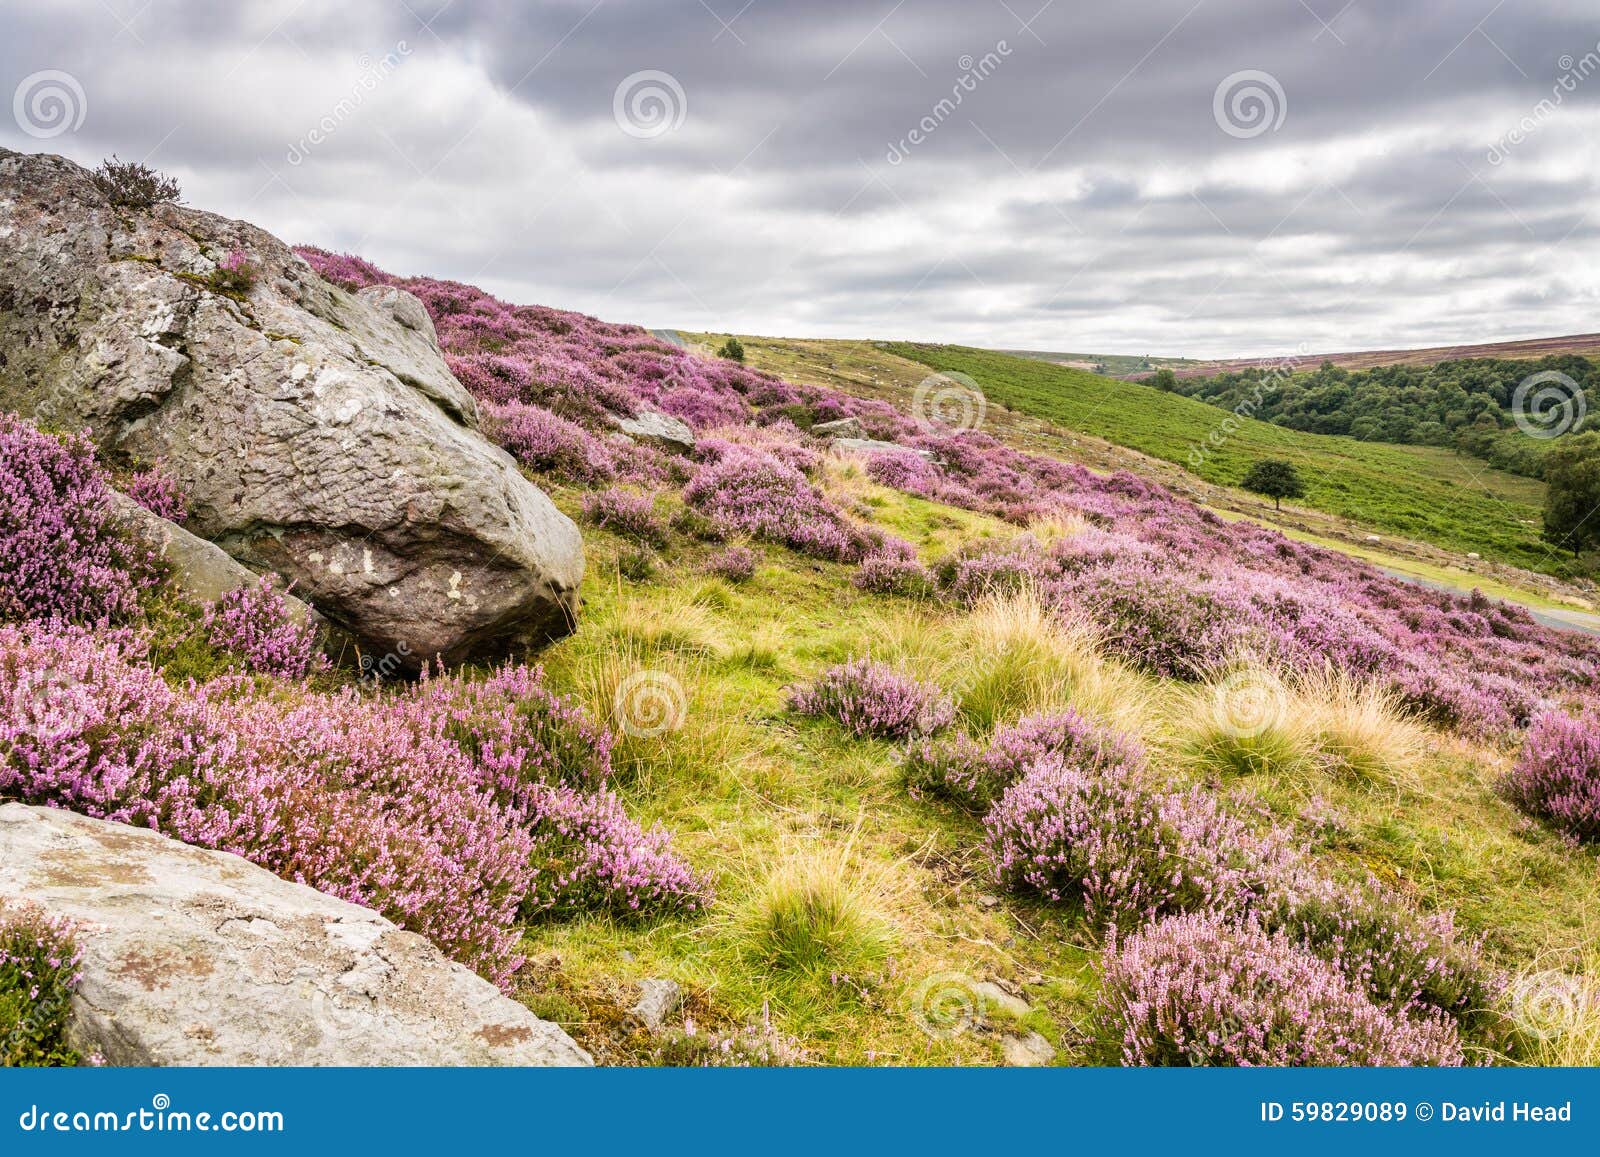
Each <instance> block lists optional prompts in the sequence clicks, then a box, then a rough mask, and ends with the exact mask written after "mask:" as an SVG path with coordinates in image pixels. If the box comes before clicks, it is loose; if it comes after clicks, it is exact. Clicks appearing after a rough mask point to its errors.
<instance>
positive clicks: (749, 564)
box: [706, 546, 760, 583]
mask: <svg viewBox="0 0 1600 1157" xmlns="http://www.w3.org/2000/svg"><path fill="white" fill-rule="evenodd" d="M759 562H760V556H759V555H758V554H756V552H755V551H753V550H751V549H750V548H749V547H748V546H730V547H728V548H727V549H726V550H724V551H721V552H720V553H718V554H715V555H713V556H712V557H711V559H710V560H709V561H708V562H707V563H706V570H708V571H710V572H711V573H712V574H714V575H716V576H717V577H718V578H724V579H727V580H728V581H729V582H731V583H742V582H749V581H750V580H751V579H752V578H754V577H755V573H756V564H757V563H759Z"/></svg>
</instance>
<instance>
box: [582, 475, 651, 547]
mask: <svg viewBox="0 0 1600 1157" xmlns="http://www.w3.org/2000/svg"><path fill="white" fill-rule="evenodd" d="M583 516H584V518H585V519H587V520H588V521H589V522H592V523H593V524H594V525H596V526H599V527H603V528H604V529H606V530H609V531H611V532H612V533H613V534H620V535H622V537H624V538H631V539H633V540H635V541H637V542H642V543H645V544H646V545H648V546H653V547H656V548H657V549H660V548H662V547H665V546H666V545H667V525H666V523H664V522H663V521H661V519H660V518H658V517H657V516H656V505H655V502H654V500H653V499H652V498H651V497H650V496H649V495H648V494H640V493H638V492H637V491H633V490H623V489H621V488H620V487H615V486H614V487H612V488H611V489H609V490H599V491H595V492H594V493H591V494H586V495H584V497H583Z"/></svg>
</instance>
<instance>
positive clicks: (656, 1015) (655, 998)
mask: <svg viewBox="0 0 1600 1157" xmlns="http://www.w3.org/2000/svg"><path fill="white" fill-rule="evenodd" d="M682 1000H683V989H681V988H679V987H678V982H677V981H675V980H661V979H651V980H641V981H640V982H639V1000H638V1003H636V1004H635V1005H634V1006H633V1007H632V1008H630V1009H629V1010H628V1015H629V1016H630V1017H632V1018H633V1019H634V1020H636V1021H638V1022H639V1023H640V1024H642V1025H643V1026H644V1027H645V1028H647V1029H649V1030H650V1031H651V1032H652V1033H658V1032H660V1031H661V1026H662V1024H663V1023H664V1022H665V1021H666V1019H667V1017H669V1016H671V1015H672V1013H673V1010H674V1009H676V1008H677V1007H678V1005H679V1003H680V1002H681V1001H682Z"/></svg>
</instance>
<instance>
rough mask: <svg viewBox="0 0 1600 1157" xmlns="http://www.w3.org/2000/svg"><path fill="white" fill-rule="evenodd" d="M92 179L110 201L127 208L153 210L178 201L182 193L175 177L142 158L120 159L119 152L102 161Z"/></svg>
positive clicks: (91, 176)
mask: <svg viewBox="0 0 1600 1157" xmlns="http://www.w3.org/2000/svg"><path fill="white" fill-rule="evenodd" d="M90 179H91V180H92V181H94V185H95V188H97V189H99V190H100V192H101V193H103V194H105V197H106V199H107V200H108V201H110V202H111V203H112V204H113V205H117V206H121V207H123V208H127V209H150V208H153V207H155V206H156V205H161V204H164V203H166V202H168V201H176V200H177V199H178V194H179V192H180V190H179V188H178V182H177V181H175V180H173V179H172V178H171V177H167V176H163V175H162V174H161V173H159V172H157V171H156V170H155V169H152V168H151V167H150V166H149V165H144V164H140V163H139V162H138V161H119V160H118V159H117V158H116V156H115V154H113V155H112V156H111V157H110V158H109V159H107V160H104V161H101V162H100V167H99V168H98V169H96V170H95V171H94V172H93V173H92V174H91V175H90Z"/></svg>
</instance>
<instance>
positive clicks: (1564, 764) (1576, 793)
mask: <svg viewBox="0 0 1600 1157" xmlns="http://www.w3.org/2000/svg"><path fill="white" fill-rule="evenodd" d="M1503 790H1504V791H1505V794H1506V796H1507V797H1508V798H1509V799H1510V800H1511V802H1512V803H1514V804H1516V805H1517V807H1519V808H1520V809H1522V810H1523V811H1524V812H1526V813H1527V814H1528V815H1531V816H1534V817H1535V818H1537V819H1542V820H1547V821H1549V822H1550V823H1551V824H1553V825H1555V827H1557V828H1558V829H1560V830H1561V831H1563V832H1565V833H1566V834H1567V835H1569V836H1571V837H1572V838H1574V839H1577V840H1582V841H1586V842H1589V843H1594V842H1596V841H1600V715H1597V714H1595V713H1594V712H1592V711H1591V712H1590V713H1588V714H1585V715H1584V716H1583V717H1581V718H1574V717H1573V716H1570V715H1567V714H1565V713H1563V712H1560V711H1546V712H1544V713H1543V714H1541V715H1539V716H1538V717H1537V718H1535V719H1534V721H1533V726H1532V727H1530V728H1529V729H1528V738H1527V739H1526V740H1525V741H1524V742H1523V744H1522V753H1521V754H1520V755H1519V756H1518V757H1517V762H1516V766H1515V767H1513V768H1512V769H1511V774H1510V775H1509V776H1507V777H1506V780H1505V782H1504V784H1503Z"/></svg>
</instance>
